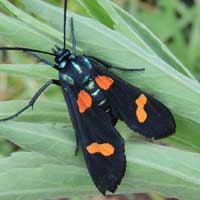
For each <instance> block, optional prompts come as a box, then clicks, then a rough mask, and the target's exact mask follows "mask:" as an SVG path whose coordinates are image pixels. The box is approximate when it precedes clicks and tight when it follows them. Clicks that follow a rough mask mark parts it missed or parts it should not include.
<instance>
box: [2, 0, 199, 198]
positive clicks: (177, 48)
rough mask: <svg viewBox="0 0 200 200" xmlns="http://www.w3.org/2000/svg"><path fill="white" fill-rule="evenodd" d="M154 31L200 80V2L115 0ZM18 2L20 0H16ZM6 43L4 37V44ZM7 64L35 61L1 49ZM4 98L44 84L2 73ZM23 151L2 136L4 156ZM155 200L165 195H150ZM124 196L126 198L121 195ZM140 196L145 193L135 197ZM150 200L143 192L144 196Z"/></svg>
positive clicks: (51, 94) (59, 0)
mask: <svg viewBox="0 0 200 200" xmlns="http://www.w3.org/2000/svg"><path fill="white" fill-rule="evenodd" d="M113 1H115V2H116V3H117V4H119V5H120V6H121V7H123V8H124V9H125V10H127V11H128V12H129V13H131V14H132V15H134V16H135V17H136V18H137V19H139V20H140V21H141V22H143V23H144V24H145V25H146V26H147V27H148V28H149V29H150V30H152V32H154V33H155V34H156V35H157V36H158V37H159V38H160V39H161V40H162V41H163V42H164V43H165V44H166V45H167V46H168V47H169V49H170V50H171V51H172V52H173V54H174V55H175V56H176V57H177V58H178V59H179V60H180V61H181V62H182V63H183V64H184V65H185V66H187V67H188V69H189V70H190V71H191V72H192V73H193V75H194V76H195V77H196V78H197V80H199V79H200V68H199V61H200V12H199V10H200V1H194V0H113ZM12 2H13V3H15V4H18V1H17V0H13V1H12ZM48 2H50V3H52V4H55V5H58V6H61V7H62V6H63V0H48ZM69 9H70V10H74V11H75V12H77V13H81V14H83V15H87V14H86V13H85V12H84V9H83V8H82V7H81V6H80V5H79V4H78V3H77V2H76V1H73V0H71V1H69ZM3 45H5V43H4V42H3V41H2V40H1V38H0V46H3ZM0 56H1V60H2V62H3V63H32V62H35V60H33V59H32V58H31V57H30V56H26V55H24V54H21V53H16V52H15V53H14V52H9V53H7V52H1V53H0ZM0 83H1V84H0V99H1V100H8V99H22V98H26V99H28V98H30V97H31V96H32V95H33V92H32V91H33V90H36V89H37V88H39V86H40V81H36V80H33V79H30V78H26V77H19V76H18V77H17V76H14V77H13V76H9V75H8V74H6V73H0ZM61 95H62V94H60V91H58V90H57V89H56V88H52V89H50V90H48V92H46V93H45V95H43V96H42V98H47V97H48V98H51V99H53V98H55V99H57V98H62V96H61ZM17 150H19V149H18V147H17V146H15V145H14V144H12V143H10V142H8V141H6V140H4V139H0V155H1V157H5V156H7V155H10V153H11V152H13V151H17ZM149 196H151V198H152V199H162V198H161V197H158V196H154V194H151V195H149ZM119 198H120V199H123V198H124V197H119ZM135 198H138V199H140V198H141V196H138V197H135ZM145 198H146V199H148V197H147V196H146V195H143V196H142V198H141V199H145Z"/></svg>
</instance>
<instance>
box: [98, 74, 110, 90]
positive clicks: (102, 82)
mask: <svg viewBox="0 0 200 200" xmlns="http://www.w3.org/2000/svg"><path fill="white" fill-rule="evenodd" d="M95 81H96V83H97V85H98V86H99V87H100V88H101V89H103V90H108V89H109V88H110V87H111V85H112V84H113V83H114V81H113V79H112V78H110V77H108V76H100V75H99V76H97V77H96V78H95Z"/></svg>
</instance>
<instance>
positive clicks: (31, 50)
mask: <svg viewBox="0 0 200 200" xmlns="http://www.w3.org/2000/svg"><path fill="white" fill-rule="evenodd" d="M0 51H24V52H27V51H29V52H36V53H41V54H47V55H51V56H55V54H54V53H51V52H47V51H41V50H38V49H29V48H24V47H0Z"/></svg>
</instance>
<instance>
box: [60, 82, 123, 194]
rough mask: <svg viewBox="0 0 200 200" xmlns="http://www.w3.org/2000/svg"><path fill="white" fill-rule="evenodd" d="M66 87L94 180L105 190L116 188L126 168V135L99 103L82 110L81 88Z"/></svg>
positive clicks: (75, 125)
mask: <svg viewBox="0 0 200 200" xmlns="http://www.w3.org/2000/svg"><path fill="white" fill-rule="evenodd" d="M62 89H63V94H64V97H65V100H66V102H67V105H68V109H69V112H70V116H71V118H72V123H73V126H74V129H75V132H76V137H77V139H78V141H79V145H80V146H81V148H82V151H83V154H84V158H85V162H86V165H87V168H88V170H89V173H90V175H91V177H92V179H93V182H94V183H95V185H96V187H97V188H98V189H99V191H100V192H101V193H103V194H105V192H106V191H110V192H114V191H115V190H116V189H117V186H118V185H119V184H120V182H121V179H122V177H123V176H124V173H125V168H126V158H125V153H124V140H123V138H122V137H121V136H120V134H119V133H118V131H117V130H116V129H115V128H114V127H113V126H112V124H111V119H110V117H109V115H108V114H107V113H105V112H104V111H102V110H101V109H99V107H98V106H96V105H93V104H92V105H91V107H89V108H87V110H85V111H84V112H81V113H80V110H79V109H80V108H79V107H78V104H77V99H78V98H80V90H79V89H78V88H76V87H74V88H70V87H69V86H68V85H66V84H63V83H62ZM78 101H80V99H79V100H78ZM79 103H80V102H79ZM82 103H83V104H84V102H82ZM80 104H81V103H80ZM83 104H82V105H83Z"/></svg>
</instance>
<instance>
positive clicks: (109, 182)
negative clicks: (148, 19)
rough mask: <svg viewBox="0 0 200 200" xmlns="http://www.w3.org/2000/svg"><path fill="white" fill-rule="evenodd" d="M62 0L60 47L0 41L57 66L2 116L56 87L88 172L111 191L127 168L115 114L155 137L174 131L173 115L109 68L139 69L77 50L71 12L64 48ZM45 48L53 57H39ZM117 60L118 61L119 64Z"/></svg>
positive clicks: (102, 191)
mask: <svg viewBox="0 0 200 200" xmlns="http://www.w3.org/2000/svg"><path fill="white" fill-rule="evenodd" d="M66 21H67V0H65V1H64V28H63V30H64V42H63V47H58V46H55V48H53V50H52V52H47V51H41V50H37V49H30V48H24V47H0V50H2V51H3V50H7V51H12V50H13V51H23V52H25V53H28V54H31V55H32V56H34V57H36V58H37V59H38V60H39V61H40V62H42V63H45V64H47V65H49V66H50V67H53V68H54V69H55V70H57V71H58V79H57V80H49V81H48V82H46V83H45V84H44V85H43V86H42V87H41V88H40V89H39V90H38V91H37V92H36V94H35V95H34V96H33V97H32V99H31V100H30V102H29V103H28V104H27V105H26V106H25V107H24V108H22V109H21V110H19V111H18V112H17V113H16V114H14V115H12V116H9V117H6V118H4V119H1V120H0V121H7V120H11V119H13V118H15V117H17V116H18V115H20V114H21V113H23V112H24V111H25V110H27V109H28V108H29V107H32V106H33V105H34V103H35V102H36V100H37V99H38V97H39V96H40V95H41V94H42V93H43V92H44V91H45V90H46V89H47V88H48V87H49V86H50V85H52V84H55V85H58V86H59V87H61V89H62V92H63V96H64V99H65V101H66V104H67V107H68V111H69V114H70V117H71V121H72V124H73V127H74V130H75V136H76V144H77V148H76V151H77V149H78V147H80V148H81V149H82V151H83V154H84V158H85V162H86V165H87V168H88V171H89V173H90V175H91V178H92V180H93V182H94V184H95V185H96V187H97V188H98V190H99V191H100V192H101V193H102V194H105V193H106V191H110V192H113V193H114V192H115V190H116V189H117V186H118V185H119V184H120V182H121V180H122V177H123V176H124V173H125V169H126V156H125V148H124V145H125V144H124V140H123V138H122V136H121V135H120V133H119V132H118V131H117V129H116V128H115V125H116V123H117V122H118V120H122V121H124V122H125V123H126V124H127V126H128V127H129V128H130V129H132V130H133V131H135V132H138V133H140V134H142V135H143V136H145V137H146V138H154V139H160V138H164V137H167V136H169V135H172V134H173V133H174V132H175V127H176V125H175V120H174V118H173V116H172V114H171V112H170V111H169V109H168V108H167V107H166V106H164V105H163V104H162V103H161V102H160V101H158V100H156V99H155V98H154V97H152V96H151V95H149V94H147V93H146V92H144V91H142V90H140V89H139V88H137V87H135V86H133V85H131V84H129V83H128V82H126V81H125V80H123V79H121V78H120V77H118V76H117V75H115V74H114V73H112V72H111V71H109V69H110V68H114V69H117V70H122V71H132V72H133V71H141V70H144V69H126V68H120V67H117V66H113V65H112V64H110V63H108V62H107V61H105V60H102V59H100V58H97V57H94V56H91V55H78V54H77V52H76V38H75V31H74V20H73V18H72V17H71V18H70V29H71V38H72V50H71V51H70V50H69V49H67V48H66ZM38 54H41V55H42V54H47V55H51V56H53V57H54V58H55V63H50V62H49V61H48V60H46V59H44V58H42V57H40V56H39V55H38ZM119 65H120V64H119Z"/></svg>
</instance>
